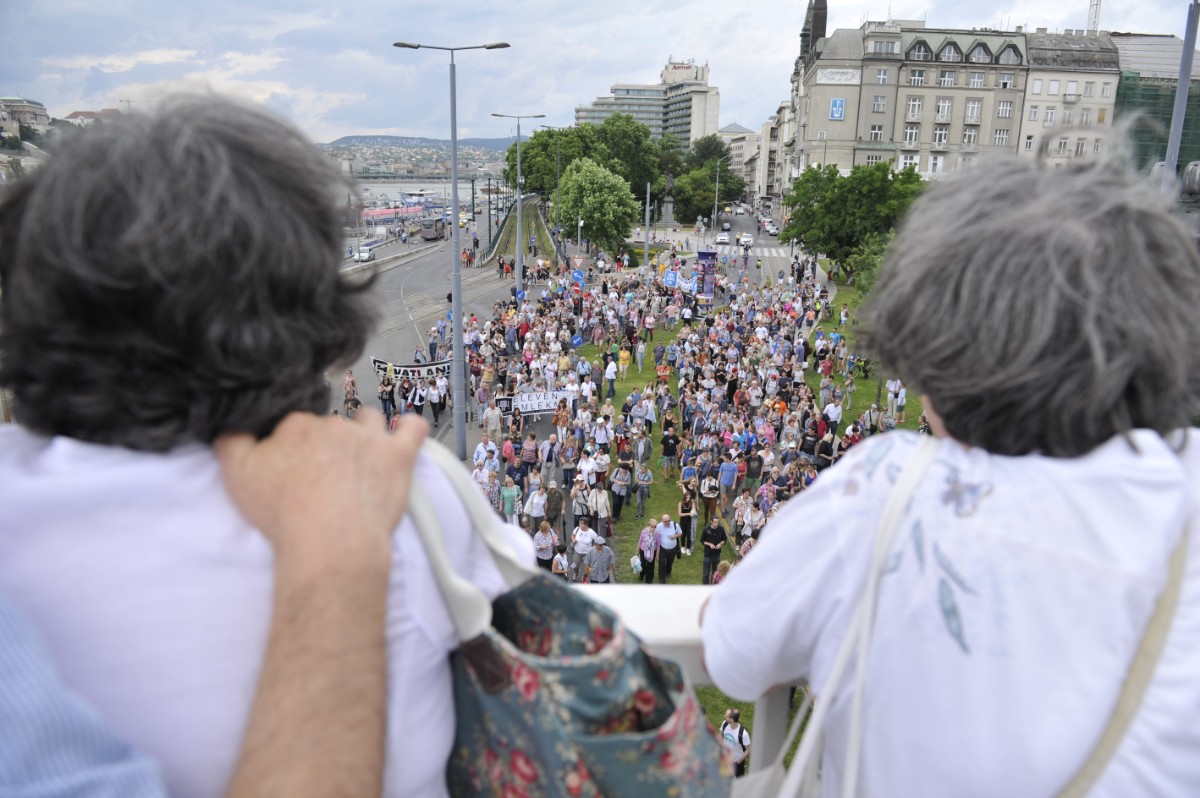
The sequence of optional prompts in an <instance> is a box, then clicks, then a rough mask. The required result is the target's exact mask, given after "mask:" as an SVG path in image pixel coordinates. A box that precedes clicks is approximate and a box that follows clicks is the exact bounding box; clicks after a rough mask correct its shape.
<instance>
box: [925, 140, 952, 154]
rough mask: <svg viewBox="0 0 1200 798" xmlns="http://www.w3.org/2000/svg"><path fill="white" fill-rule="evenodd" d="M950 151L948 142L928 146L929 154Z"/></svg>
mask: <svg viewBox="0 0 1200 798" xmlns="http://www.w3.org/2000/svg"><path fill="white" fill-rule="evenodd" d="M949 150H950V142H948V141H935V142H933V143H932V144H930V145H929V151H930V152H948V151H949Z"/></svg>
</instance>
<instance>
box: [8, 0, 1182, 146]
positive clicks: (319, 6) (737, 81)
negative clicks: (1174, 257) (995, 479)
mask: <svg viewBox="0 0 1200 798" xmlns="http://www.w3.org/2000/svg"><path fill="white" fill-rule="evenodd" d="M806 5H807V0H801V1H799V2H795V1H794V2H790V3H784V2H778V0H738V1H737V2H733V1H731V0H671V1H669V2H668V1H666V0H582V2H579V1H577V2H574V3H571V2H567V3H563V2H561V0H558V1H556V2H551V0H499V2H490V3H483V2H479V0H472V1H471V2H468V1H467V0H441V1H440V2H412V1H411V0H408V1H407V2H402V0H373V2H359V3H353V4H351V3H345V2H337V0H334V2H328V0H326V2H321V3H316V2H311V0H203V1H202V2H197V1H196V0H190V1H189V2H187V3H183V2H179V0H0V30H3V31H5V32H6V34H7V35H6V36H5V37H4V39H5V42H4V46H3V48H0V96H11V95H21V96H25V97H30V98H33V99H36V100H39V101H41V102H42V103H44V104H45V105H46V106H47V108H48V109H49V110H50V112H51V114H52V115H54V116H59V117H61V116H66V115H67V114H69V113H70V112H71V111H75V110H97V109H100V108H106V107H108V108H121V109H122V110H124V109H125V108H126V107H128V106H127V105H126V104H125V103H124V102H123V101H124V100H129V101H131V105H132V108H133V109H134V110H137V109H138V108H145V107H148V106H149V104H151V103H153V102H154V99H155V98H156V97H160V96H162V94H164V93H165V92H168V91H171V90H176V89H180V88H210V89H213V90H216V91H220V92H230V93H235V94H238V95H241V96H243V97H247V98H250V99H254V100H257V101H260V102H263V103H265V104H267V105H268V106H270V107H271V108H274V109H276V110H277V111H279V112H281V113H283V114H285V115H287V116H289V117H291V118H292V119H294V120H295V121H296V122H297V123H298V124H299V125H300V126H301V127H302V128H303V129H304V130H305V131H307V133H308V134H309V135H310V136H312V137H313V138H314V139H316V140H317V141H330V140H333V139H335V138H337V137H338V136H342V135H346V134H351V133H392V134H399V135H414V136H429V137H431V138H448V137H449V101H448V95H449V92H448V82H449V78H448V69H447V65H448V54H447V53H443V52H437V51H433V50H399V49H396V48H394V47H392V42H393V41H397V40H408V41H415V42H421V43H426V44H435V45H452V46H460V45H471V44H483V43H485V42H491V41H506V42H508V43H509V44H511V45H512V46H511V48H510V49H507V50H494V51H474V52H465V53H459V54H458V57H457V62H458V125H459V135H460V136H461V137H471V136H482V137H502V136H509V135H512V134H513V131H514V128H513V125H512V123H511V122H510V121H509V120H502V119H494V118H492V117H491V116H490V114H491V113H492V112H500V113H509V114H537V113H542V114H545V115H546V119H544V120H539V122H544V123H546V124H552V125H568V124H571V123H572V122H573V121H574V108H575V106H576V105H579V104H584V103H588V102H591V101H592V100H593V99H594V98H596V97H597V96H600V95H604V94H608V92H609V86H610V85H611V84H613V83H654V82H657V80H658V74H659V72H660V70H661V69H662V67H663V65H664V64H665V63H666V61H667V59H668V57H673V58H675V59H677V60H686V59H694V60H695V61H696V62H697V63H707V64H708V65H709V67H710V68H711V83H712V84H713V85H715V86H717V87H718V88H719V89H720V92H721V124H722V125H727V124H729V123H731V122H738V123H740V124H743V125H745V126H747V127H751V128H754V129H757V128H758V126H759V125H761V124H762V122H763V121H764V120H765V119H766V118H767V117H768V116H769V115H770V114H771V113H772V112H773V111H774V110H775V108H776V107H777V106H778V104H779V101H780V100H782V99H784V98H786V96H787V93H788V86H789V84H788V79H789V76H790V75H791V71H792V65H793V62H794V60H795V57H796V55H797V53H798V47H799V33H800V28H801V26H802V24H803V22H804V12H805V8H806ZM1186 9H1187V3H1186V0H1174V1H1173V2H1168V0H1104V8H1103V10H1102V13H1101V27H1102V28H1104V29H1107V30H1114V31H1131V32H1141V33H1168V34H1175V35H1178V36H1182V35H1183V29H1184V25H1185V19H1186ZM1087 12H1088V6H1087V0H1073V2H1068V3H1049V2H1046V0H931V1H930V2H916V1H915V0H891V2H890V4H889V2H888V0H845V1H844V2H838V0H830V12H829V26H828V30H830V31H832V30H833V29H835V28H842V27H851V28H856V27H858V26H859V25H861V24H862V22H863V21H864V20H865V19H872V20H880V19H886V18H888V17H889V15H890V16H891V18H893V19H925V20H927V22H928V24H929V25H930V26H931V27H933V26H937V27H960V28H971V27H995V28H1001V27H1003V28H1008V29H1011V28H1012V27H1015V26H1016V25H1026V26H1028V28H1027V29H1030V28H1035V27H1046V28H1049V29H1050V30H1051V31H1053V30H1062V29H1064V28H1082V27H1084V26H1085V25H1086V23H1087ZM525 130H527V128H525V129H523V132H525Z"/></svg>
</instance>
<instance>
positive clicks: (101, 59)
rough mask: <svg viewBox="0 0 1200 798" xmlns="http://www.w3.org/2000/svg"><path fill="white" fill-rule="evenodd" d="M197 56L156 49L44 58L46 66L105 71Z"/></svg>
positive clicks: (127, 70)
mask: <svg viewBox="0 0 1200 798" xmlns="http://www.w3.org/2000/svg"><path fill="white" fill-rule="evenodd" d="M195 58H196V51H195V50H172V49H166V48H161V49H156V50H143V51H142V52H140V53H107V54H105V55H74V56H66V57H59V58H43V59H42V63H43V64H45V65H46V66H51V67H58V68H60V69H81V70H88V69H100V70H102V71H104V72H129V71H131V70H132V69H134V68H135V67H138V66H148V65H161V64H184V63H188V62H190V61H192V60H193V59H195Z"/></svg>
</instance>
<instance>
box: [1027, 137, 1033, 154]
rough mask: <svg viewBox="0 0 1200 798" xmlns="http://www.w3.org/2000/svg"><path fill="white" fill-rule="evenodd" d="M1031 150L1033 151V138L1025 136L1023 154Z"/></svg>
mask: <svg viewBox="0 0 1200 798" xmlns="http://www.w3.org/2000/svg"><path fill="white" fill-rule="evenodd" d="M1032 150H1033V136H1026V137H1025V152H1031V151H1032Z"/></svg>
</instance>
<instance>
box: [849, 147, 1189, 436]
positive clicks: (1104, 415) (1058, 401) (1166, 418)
mask: <svg viewBox="0 0 1200 798" xmlns="http://www.w3.org/2000/svg"><path fill="white" fill-rule="evenodd" d="M1108 143H1109V145H1110V146H1109V148H1108V152H1109V153H1110V154H1108V155H1106V156H1104V157H1100V158H1094V159H1093V158H1088V159H1086V160H1084V159H1080V160H1073V161H1070V162H1067V163H1066V164H1065V165H1064V166H1062V168H1049V167H1048V164H1046V163H1044V162H1042V161H1038V160H1029V161H1022V160H1017V159H1007V160H1001V161H995V162H991V163H985V164H983V165H981V166H980V167H979V168H977V169H974V170H972V171H969V172H966V173H960V174H957V175H954V176H951V177H949V178H947V179H945V180H942V181H939V182H938V183H936V184H934V185H933V186H931V187H930V188H929V190H928V191H927V192H926V193H925V194H924V195H922V197H921V198H920V199H919V200H918V201H917V202H916V203H915V204H914V206H913V208H912V210H911V211H910V212H909V214H908V216H907V218H906V219H905V221H904V224H903V227H902V229H901V231H900V234H899V236H898V237H897V238H896V240H895V242H894V243H893V245H892V248H891V250H890V251H889V253H888V255H887V257H886V258H885V262H884V264H883V267H882V268H881V270H880V275H879V279H878V281H877V282H876V284H875V286H874V288H873V290H872V293H871V296H870V298H869V300H868V302H867V303H866V306H865V307H864V309H863V313H862V315H861V322H862V324H863V326H864V340H865V343H866V344H867V346H868V348H869V349H870V350H871V351H872V352H873V353H874V354H875V355H876V356H877V357H879V358H880V359H881V360H882V361H883V362H884V364H885V365H886V366H888V367H889V368H891V369H894V370H895V372H896V373H898V374H901V375H903V376H904V378H905V380H906V381H908V382H909V383H910V384H911V386H912V387H913V389H915V391H916V392H919V393H921V394H925V395H927V396H928V397H929V399H930V401H931V404H932V405H933V408H934V409H935V410H936V411H937V413H938V414H939V415H940V416H941V418H942V420H943V421H944V422H945V426H946V429H947V431H948V432H949V434H950V435H952V436H953V437H954V438H956V439H957V440H959V441H961V442H963V443H966V444H970V445H973V446H979V447H982V448H984V449H986V450H988V451H990V452H993V453H996V454H1007V455H1021V454H1026V453H1030V452H1041V453H1044V454H1047V455H1050V456H1054V457H1075V456H1079V455H1083V454H1085V453H1087V452H1089V451H1091V450H1092V449H1093V448H1095V447H1097V446H1099V445H1100V444H1102V443H1104V442H1105V441H1107V440H1109V439H1110V438H1112V437H1113V436H1114V435H1118V434H1122V433H1126V432H1129V431H1130V430H1133V429H1136V428H1145V429H1153V430H1157V431H1159V432H1167V431H1170V430H1174V429H1178V428H1180V427H1183V426H1186V425H1187V424H1188V423H1189V421H1190V419H1191V418H1192V417H1193V415H1194V414H1195V412H1196V410H1197V407H1198V404H1200V402H1198V398H1200V257H1198V256H1197V251H1196V245H1195V242H1194V241H1193V239H1192V236H1191V235H1190V234H1189V233H1188V231H1187V230H1186V229H1185V228H1184V226H1183V225H1182V224H1181V223H1180V222H1179V221H1178V220H1177V219H1176V218H1175V217H1174V216H1172V214H1171V206H1172V199H1173V198H1172V197H1170V196H1165V195H1164V194H1162V193H1160V192H1159V191H1157V190H1156V188H1155V186H1154V185H1152V184H1151V183H1149V182H1148V181H1146V180H1145V179H1143V178H1142V177H1139V176H1138V175H1137V174H1135V173H1134V172H1133V171H1132V169H1131V168H1130V167H1129V165H1128V163H1127V162H1126V161H1125V160H1124V158H1123V157H1122V156H1123V151H1122V149H1121V148H1120V147H1119V146H1113V145H1117V144H1118V143H1119V142H1117V141H1109V142H1108Z"/></svg>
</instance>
